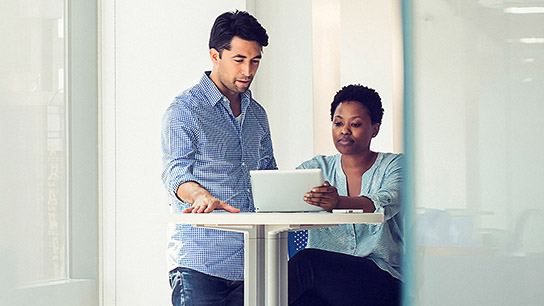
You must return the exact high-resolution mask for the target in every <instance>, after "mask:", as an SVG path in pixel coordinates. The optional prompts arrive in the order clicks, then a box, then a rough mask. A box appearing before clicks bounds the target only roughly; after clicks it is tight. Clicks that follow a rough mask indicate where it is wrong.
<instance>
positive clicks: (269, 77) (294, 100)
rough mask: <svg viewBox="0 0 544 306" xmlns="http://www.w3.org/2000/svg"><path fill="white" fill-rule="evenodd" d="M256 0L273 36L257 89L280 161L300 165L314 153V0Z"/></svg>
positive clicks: (257, 9) (261, 18)
mask: <svg viewBox="0 0 544 306" xmlns="http://www.w3.org/2000/svg"><path fill="white" fill-rule="evenodd" d="M255 4H256V5H255V16H256V18H257V19H258V20H259V22H260V23H261V24H262V25H263V26H264V27H265V28H266V30H267V32H268V35H269V36H270V39H269V46H268V47H266V48H265V49H264V54H263V60H262V61H261V65H260V67H259V71H258V72H257V78H256V79H255V82H254V83H255V84H254V85H255V86H254V89H253V93H254V96H255V98H256V100H257V101H259V103H261V104H262V105H263V106H264V108H265V109H266V111H267V113H268V118H269V121H270V133H271V134H272V144H273V146H274V156H275V157H276V162H277V163H278V167H279V168H280V169H294V168H295V167H296V166H298V165H299V164H300V163H302V162H303V161H305V160H307V159H309V158H310V157H311V156H313V141H312V134H313V130H312V122H313V117H312V110H313V106H312V102H313V95H312V69H311V67H312V15H311V9H312V8H311V5H312V1H311V0H301V1H289V0H279V1H256V2H255Z"/></svg>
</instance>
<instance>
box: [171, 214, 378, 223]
mask: <svg viewBox="0 0 544 306" xmlns="http://www.w3.org/2000/svg"><path fill="white" fill-rule="evenodd" d="M383 221H384V216H383V213H329V212H308V213H227V212H217V213H209V214H204V213H201V214H196V213H195V214H193V213H187V214H170V215H168V216H165V218H164V220H163V221H162V222H164V223H178V224H206V225H283V224H299V225H320V224H322V225H326V224H355V223H372V224H376V223H383Z"/></svg>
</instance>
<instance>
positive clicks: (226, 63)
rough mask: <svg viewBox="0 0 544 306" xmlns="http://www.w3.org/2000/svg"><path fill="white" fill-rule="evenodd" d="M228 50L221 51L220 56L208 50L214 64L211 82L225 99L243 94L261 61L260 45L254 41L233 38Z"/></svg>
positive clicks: (212, 50) (213, 50)
mask: <svg viewBox="0 0 544 306" xmlns="http://www.w3.org/2000/svg"><path fill="white" fill-rule="evenodd" d="M230 45H231V48H230V50H223V52H222V54H221V56H219V52H217V50H215V49H211V50H210V56H211V58H212V62H213V64H214V71H213V72H212V74H214V76H212V80H214V82H215V83H219V84H216V85H217V87H218V88H219V91H221V92H222V93H223V94H224V95H226V96H227V97H228V96H230V95H234V94H240V93H243V92H245V91H246V90H247V89H248V88H249V85H250V84H251V82H252V81H253V78H254V77H255V73H257V68H259V63H260V61H261V49H262V48H261V45H260V44H259V43H258V42H256V41H248V40H243V39H241V38H239V37H238V36H234V37H233V38H232V40H231V43H230Z"/></svg>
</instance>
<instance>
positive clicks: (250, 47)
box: [162, 11, 277, 306]
mask: <svg viewBox="0 0 544 306" xmlns="http://www.w3.org/2000/svg"><path fill="white" fill-rule="evenodd" d="M267 45H268V35H267V34H266V30H265V29H264V28H263V27H262V26H261V25H260V24H259V22H258V21H257V20H256V19H255V18H254V17H253V16H251V15H250V14H248V13H246V12H241V11H236V12H227V13H224V14H222V15H220V16H219V17H217V19H216V20H215V23H214V25H213V27H212V31H211V34H210V42H209V47H210V59H211V61H212V64H213V68H212V71H211V72H209V71H207V72H205V73H204V74H203V76H202V78H201V80H200V82H199V83H198V84H196V85H195V86H193V87H192V88H189V89H188V90H186V91H184V92H183V93H182V94H181V95H179V96H178V97H176V98H175V99H174V101H173V102H172V104H171V105H170V107H169V108H168V109H167V111H166V113H165V115H164V118H163V130H162V150H163V173H162V179H163V182H164V184H165V186H166V188H167V190H168V192H169V193H170V195H171V205H172V209H173V212H174V213H181V212H183V213H209V212H214V211H216V210H223V211H226V212H232V213H236V212H240V211H242V212H251V211H254V206H253V199H252V195H251V187H250V180H249V170H253V169H276V168H277V167H276V161H275V159H274V156H273V152H272V142H271V139H270V129H269V126H268V119H267V116H266V113H265V111H264V109H263V108H262V106H261V105H259V104H258V103H257V102H256V101H255V100H253V98H252V96H251V92H250V91H249V86H250V84H251V82H252V81H253V78H254V77H255V73H256V72H257V68H258V67H259V63H260V60H261V56H262V47H264V46H267ZM243 247H244V241H243V235H242V234H240V233H233V232H226V231H218V230H212V229H203V228H193V227H192V226H191V225H175V227H173V228H171V229H170V242H169V246H168V251H169V261H170V263H171V265H172V270H171V271H170V285H171V287H172V290H173V292H172V304H173V305H174V306H178V305H214V306H217V305H243V298H244V289H243V288H244V285H243V275H244V265H243V260H244V257H243V256H244V253H243Z"/></svg>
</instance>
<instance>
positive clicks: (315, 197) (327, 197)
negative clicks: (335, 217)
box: [303, 181, 339, 211]
mask: <svg viewBox="0 0 544 306" xmlns="http://www.w3.org/2000/svg"><path fill="white" fill-rule="evenodd" d="M338 198H339V196H338V191H337V190H336V187H334V186H331V184H330V183H329V182H327V181H325V182H324V183H323V185H322V186H318V187H314V188H312V191H310V192H308V193H306V195H304V198H303V200H304V202H306V203H308V204H312V205H316V206H319V207H322V208H323V209H324V210H326V211H332V210H333V209H334V208H335V207H336V205H338Z"/></svg>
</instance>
